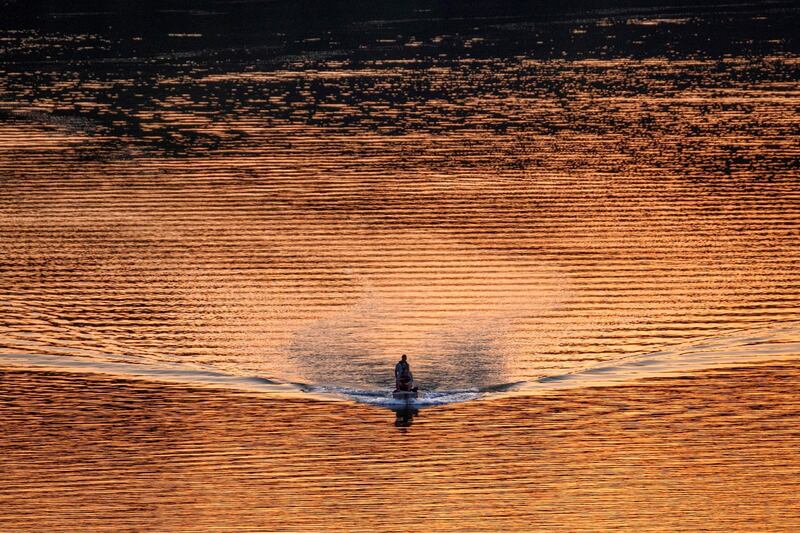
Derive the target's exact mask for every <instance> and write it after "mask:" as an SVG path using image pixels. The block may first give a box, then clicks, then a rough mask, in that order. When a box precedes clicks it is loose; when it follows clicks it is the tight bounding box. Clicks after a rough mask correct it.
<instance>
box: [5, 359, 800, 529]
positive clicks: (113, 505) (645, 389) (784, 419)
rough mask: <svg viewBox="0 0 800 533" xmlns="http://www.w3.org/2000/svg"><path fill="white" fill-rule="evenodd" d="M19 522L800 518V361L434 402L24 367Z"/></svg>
mask: <svg viewBox="0 0 800 533" xmlns="http://www.w3.org/2000/svg"><path fill="white" fill-rule="evenodd" d="M0 388H2V391H0V392H1V394H0V397H2V398H3V402H2V405H0V415H2V416H0V429H2V431H0V450H2V454H0V455H1V456H2V458H3V459H2V465H3V470H4V482H3V485H2V487H0V499H2V500H3V502H4V504H3V506H2V510H0V524H2V525H3V528H4V529H6V530H17V529H21V528H26V527H29V526H31V525H34V524H35V528H36V529H43V528H44V529H52V528H56V529H60V528H67V529H85V528H105V529H107V528H112V529H118V528H124V527H136V528H144V529H161V530H164V529H169V530H196V529H198V528H200V529H206V530H207V529H215V528H221V529H231V528H244V529H264V530H292V531H303V530H305V531H307V530H322V529H324V530H348V531H366V530H371V531H392V530H395V531H396V530H398V529H410V528H415V527H423V526H424V527H425V528H426V529H436V530H444V531H449V530H452V531H462V530H464V529H470V530H499V529H503V530H508V529H515V530H520V529H522V530H532V529H537V530H540V529H548V530H552V529H556V530H565V531H597V530H607V529H615V528H625V529H627V530H654V531H655V530H664V529H668V530H687V529H688V530H698V529H708V530H714V531H752V529H753V528H754V527H755V528H758V529H770V530H774V531H792V530H794V529H796V528H797V527H800V513H799V512H798V509H800V501H798V498H799V496H798V494H800V491H799V490H798V489H800V481H798V479H800V477H798V476H799V475H800V451H798V450H800V433H799V432H798V431H797V427H798V424H800V419H798V412H800V409H798V405H800V404H799V403H798V402H800V394H798V392H797V391H798V390H800V372H798V370H797V369H796V367H794V366H793V365H790V366H778V365H772V366H766V367H741V368H736V369H729V370H718V371H713V372H708V373H701V374H693V375H690V376H687V377H685V378H677V379H676V378H670V379H663V380H651V381H650V382H648V383H643V384H641V385H631V386H624V387H623V386H621V387H614V388H602V387H597V388H588V389H582V390H572V391H567V392H566V393H563V394H562V393H559V394H553V395H546V396H540V397H535V398H533V397H531V398H510V399H504V400H496V401H481V402H474V403H467V404H459V405H452V406H449V407H446V408H440V409H431V410H423V411H422V412H421V413H420V414H419V415H418V416H417V417H416V419H415V420H414V423H413V425H412V426H411V427H409V428H404V429H402V430H398V429H397V428H396V427H395V426H394V418H395V417H394V415H393V413H391V412H390V411H386V410H379V409H373V408H367V407H361V406H357V405H352V404H341V403H329V402H318V401H300V400H286V399H283V400H281V399H270V398H269V397H266V396H258V395H247V394H238V393H231V392H223V391H213V390H207V389H206V390H203V389H197V390H195V389H189V388H183V387H179V386H172V385H162V384H155V383H146V382H136V381H127V380H122V379H114V378H111V377H104V376H101V375H80V376H79V375H70V374H58V373H37V372H26V371H5V372H4V373H3V375H2V380H0Z"/></svg>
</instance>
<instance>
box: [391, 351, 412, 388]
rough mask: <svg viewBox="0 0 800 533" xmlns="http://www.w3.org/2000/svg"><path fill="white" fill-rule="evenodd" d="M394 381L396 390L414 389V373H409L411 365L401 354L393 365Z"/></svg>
mask: <svg viewBox="0 0 800 533" xmlns="http://www.w3.org/2000/svg"><path fill="white" fill-rule="evenodd" d="M394 381H395V390H396V391H415V392H416V390H417V388H416V387H415V386H414V375H413V374H412V373H411V366H410V365H409V364H408V357H406V354H403V357H401V358H400V361H398V363H397V364H396V365H395V366H394Z"/></svg>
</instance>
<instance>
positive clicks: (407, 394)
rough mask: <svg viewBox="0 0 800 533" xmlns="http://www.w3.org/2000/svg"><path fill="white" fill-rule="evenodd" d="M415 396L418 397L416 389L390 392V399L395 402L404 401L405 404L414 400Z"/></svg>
mask: <svg viewBox="0 0 800 533" xmlns="http://www.w3.org/2000/svg"><path fill="white" fill-rule="evenodd" d="M417 396H418V394H417V389H412V390H396V391H394V392H392V397H393V398H394V399H395V400H405V401H407V402H410V401H411V400H414V399H416V398H417Z"/></svg>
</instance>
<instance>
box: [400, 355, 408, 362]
mask: <svg viewBox="0 0 800 533" xmlns="http://www.w3.org/2000/svg"><path fill="white" fill-rule="evenodd" d="M400 359H402V360H403V361H405V360H406V359H408V358H407V357H406V354H403V357H401V358H400Z"/></svg>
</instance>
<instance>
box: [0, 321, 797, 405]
mask: <svg viewBox="0 0 800 533" xmlns="http://www.w3.org/2000/svg"><path fill="white" fill-rule="evenodd" d="M798 360H800V328H798V327H796V326H792V327H784V328H781V329H751V330H740V331H737V332H735V334H733V335H731V334H728V335H723V336H716V337H709V338H704V339H695V340H693V341H689V342H686V343H683V344H680V345H675V346H672V347H670V348H668V349H664V350H661V351H656V352H650V353H646V354H639V355H636V356H631V357H626V358H624V359H617V360H614V361H609V362H606V363H601V364H598V365H595V366H592V367H588V368H582V369H576V370H574V371H572V372H567V373H563V374H558V375H545V376H540V377H538V378H536V379H533V380H525V381H515V382H510V383H499V384H495V385H489V386H485V387H475V388H461V389H452V390H436V389H434V390H424V383H423V388H422V389H421V390H420V394H419V397H418V398H416V399H415V400H413V401H412V402H410V403H406V402H405V401H403V400H396V399H394V398H393V397H392V393H391V391H389V390H385V389H383V390H380V389H358V388H353V387H345V386H336V385H323V384H305V383H291V382H286V381H281V380H278V379H272V378H264V377H257V376H242V375H234V374H229V373H226V372H222V371H220V370H217V369H214V368H207V367H187V366H186V365H183V364H176V363H165V362H159V363H158V365H152V364H141V363H126V362H102V361H96V360H90V359H80V358H72V357H67V356H58V355H35V354H19V353H11V354H3V353H0V366H15V367H16V366H19V367H24V368H27V369H31V368H33V369H38V370H43V369H46V370H52V371H62V372H72V373H95V374H106V375H113V376H123V377H128V378H133V379H144V380H151V381H160V382H168V383H179V384H182V385H187V386H200V387H211V388H222V389H230V390H238V391H246V392H253V393H264V394H270V395H279V396H283V397H293V398H312V399H317V400H324V401H351V402H358V403H362V404H367V405H372V406H376V407H384V408H389V409H402V408H406V407H413V408H425V407H434V406H441V405H448V404H453V403H460V402H466V401H472V400H479V399H494V398H503V397H511V396H532V395H539V394H547V393H551V392H555V391H562V390H567V389H576V388H584V387H607V386H614V385H624V384H631V383H634V382H637V381H641V380H645V379H648V378H658V377H674V376H681V375H686V374H688V373H690V372H697V371H701V370H708V369H715V368H722V367H730V366H735V365H738V364H748V365H764V364H771V363H776V362H786V361H798Z"/></svg>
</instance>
